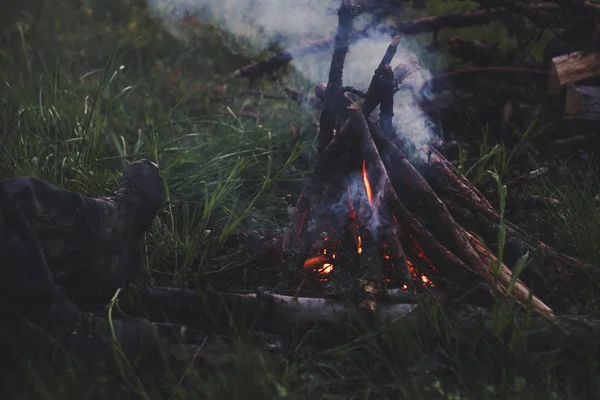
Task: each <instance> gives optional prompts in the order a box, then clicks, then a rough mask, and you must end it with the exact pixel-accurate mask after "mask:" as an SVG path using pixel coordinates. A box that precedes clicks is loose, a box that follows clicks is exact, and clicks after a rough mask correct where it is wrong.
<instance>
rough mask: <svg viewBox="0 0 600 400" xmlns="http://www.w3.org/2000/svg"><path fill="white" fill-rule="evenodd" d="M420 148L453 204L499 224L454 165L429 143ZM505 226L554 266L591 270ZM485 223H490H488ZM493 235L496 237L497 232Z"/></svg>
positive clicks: (495, 213)
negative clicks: (436, 169) (449, 192)
mask: <svg viewBox="0 0 600 400" xmlns="http://www.w3.org/2000/svg"><path fill="white" fill-rule="evenodd" d="M424 149H425V150H426V151H428V153H429V154H430V155H431V157H430V158H431V163H432V165H433V164H435V165H437V166H439V167H440V169H441V170H442V171H443V173H442V175H443V177H444V178H445V179H446V182H447V183H449V184H450V186H452V187H453V188H454V190H455V193H456V195H454V196H453V199H454V200H456V203H457V205H458V206H460V207H463V208H465V209H467V210H469V211H471V212H476V213H480V214H481V215H482V216H484V217H485V218H486V219H488V220H489V221H491V222H493V223H494V225H495V226H497V225H498V224H499V223H500V215H498V213H497V212H496V210H495V209H494V207H492V205H491V204H490V202H489V201H488V200H487V199H486V197H485V196H484V195H483V194H482V193H481V192H480V191H479V190H478V189H477V188H476V187H475V186H474V185H473V184H472V183H471V182H470V181H469V180H468V179H467V178H466V177H465V176H464V175H463V174H461V173H460V172H458V171H457V170H456V168H455V167H454V166H453V165H452V164H451V163H450V162H449V161H448V160H446V158H445V157H444V156H442V155H441V154H440V153H439V152H438V151H437V150H436V149H434V148H433V147H432V146H429V145H426V146H424ZM505 225H506V230H507V236H509V237H515V240H516V241H519V242H522V243H526V244H527V245H528V246H531V247H532V248H533V249H535V251H537V252H539V253H540V254H543V255H544V256H546V257H549V258H550V259H555V260H556V261H557V268H558V269H564V270H568V269H570V268H576V269H578V270H581V271H591V270H592V269H593V267H592V265H590V264H588V263H586V262H583V261H581V260H578V259H576V258H574V257H571V256H568V255H566V254H562V253H559V252H557V251H556V250H554V249H553V248H552V247H551V246H549V245H547V244H546V243H544V242H541V241H539V240H537V239H535V238H532V237H531V235H529V234H528V233H527V232H525V231H523V230H522V229H521V228H519V227H518V226H516V225H514V224H512V223H511V222H510V221H505ZM488 226H492V225H491V224H489V225H488ZM495 237H496V238H497V237H498V236H497V234H496V236H495Z"/></svg>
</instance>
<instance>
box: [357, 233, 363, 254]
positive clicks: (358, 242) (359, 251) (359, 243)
mask: <svg viewBox="0 0 600 400" xmlns="http://www.w3.org/2000/svg"><path fill="white" fill-rule="evenodd" d="M356 245H357V246H358V249H357V250H356V251H357V252H358V254H362V239H361V238H360V235H358V239H357V240H356Z"/></svg>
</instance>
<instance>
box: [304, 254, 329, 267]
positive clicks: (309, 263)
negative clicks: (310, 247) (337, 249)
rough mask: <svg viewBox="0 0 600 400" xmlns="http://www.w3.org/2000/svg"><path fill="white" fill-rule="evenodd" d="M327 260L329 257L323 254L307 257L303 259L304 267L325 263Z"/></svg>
mask: <svg viewBox="0 0 600 400" xmlns="http://www.w3.org/2000/svg"><path fill="white" fill-rule="evenodd" d="M327 261H329V257H327V256H325V255H319V256H315V257H311V258H307V259H306V261H304V268H313V267H316V266H317V265H321V264H325V263H326V262H327Z"/></svg>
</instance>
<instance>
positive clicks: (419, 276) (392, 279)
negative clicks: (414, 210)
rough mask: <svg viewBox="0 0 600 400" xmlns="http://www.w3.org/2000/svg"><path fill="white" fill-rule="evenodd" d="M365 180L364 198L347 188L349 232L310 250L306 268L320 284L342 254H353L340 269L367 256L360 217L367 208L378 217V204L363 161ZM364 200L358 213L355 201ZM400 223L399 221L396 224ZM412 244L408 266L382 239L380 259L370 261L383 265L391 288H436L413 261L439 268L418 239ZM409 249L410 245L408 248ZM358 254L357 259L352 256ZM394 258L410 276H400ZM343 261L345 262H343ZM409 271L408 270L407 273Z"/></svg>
mask: <svg viewBox="0 0 600 400" xmlns="http://www.w3.org/2000/svg"><path fill="white" fill-rule="evenodd" d="M361 178H362V185H363V187H362V189H363V190H362V192H363V193H362V196H361V194H358V195H357V194H356V193H352V192H351V190H350V188H348V189H347V191H346V193H347V195H348V196H347V198H348V201H347V202H346V204H347V207H346V208H347V210H346V211H347V216H348V225H347V227H346V232H347V234H345V233H344V232H342V235H341V238H340V239H338V240H335V239H334V240H330V237H331V235H330V234H327V233H325V236H324V237H323V238H322V240H318V241H317V242H316V243H315V246H313V249H311V251H310V253H309V254H310V255H309V256H308V258H307V259H306V260H305V261H304V268H305V269H306V270H307V271H308V272H309V273H312V274H313V275H315V276H316V281H317V282H327V281H328V278H329V276H330V275H331V274H332V273H333V271H334V269H335V267H336V265H338V266H340V264H339V261H340V259H339V258H338V253H339V252H340V251H346V252H348V251H349V252H350V253H349V254H346V256H345V257H341V259H342V260H344V258H345V259H346V262H345V265H341V266H340V268H346V269H349V268H352V264H354V265H357V264H358V265H359V264H360V258H361V257H366V254H367V253H366V252H365V254H364V255H363V240H362V236H361V229H360V222H359V221H360V220H359V219H358V218H357V217H358V215H364V214H365V212H364V211H363V210H365V207H368V208H367V209H366V210H368V214H367V215H374V214H375V213H376V212H377V207H378V205H377V204H376V202H375V200H374V198H373V191H372V188H371V187H372V185H371V183H370V182H369V177H368V173H367V164H366V160H365V159H363V161H362V168H361ZM357 198H363V199H366V204H365V202H364V201H363V202H360V201H359V202H358V203H359V204H358V207H359V208H358V209H359V211H358V212H357V210H356V208H355V206H354V201H352V199H357ZM394 223H395V224H397V221H394ZM409 238H410V243H409V245H408V249H409V250H410V251H411V253H412V257H411V258H410V259H409V258H407V259H406V260H404V262H405V265H403V264H402V262H403V260H398V259H396V258H395V257H394V258H392V254H391V253H390V250H389V248H388V245H387V243H386V242H385V240H382V243H381V246H379V249H378V252H379V258H378V259H375V260H370V261H371V262H379V263H381V264H382V270H383V274H382V277H381V283H382V284H384V285H385V286H387V287H388V288H391V287H393V286H396V287H399V288H401V289H402V290H408V288H409V283H411V287H414V288H416V289H418V288H423V287H426V286H429V287H432V286H433V282H432V281H431V280H430V279H429V278H428V277H427V276H426V275H425V274H424V273H423V272H421V271H420V270H419V269H418V268H417V267H415V265H414V263H413V262H412V261H411V260H412V259H416V258H418V259H420V260H421V261H422V262H425V263H426V265H427V266H428V268H430V269H431V270H434V271H435V268H434V267H433V265H432V264H431V261H429V259H427V257H426V255H425V252H424V251H423V250H422V249H421V248H420V246H419V244H418V243H417V242H416V241H415V240H414V238H413V237H412V236H409ZM405 247H406V246H405ZM351 255H354V257H350V256H351ZM394 259H396V262H399V263H401V264H400V267H406V268H408V275H407V274H406V273H405V274H403V275H401V274H398V268H397V266H396V264H395V263H394ZM342 262H343V261H342ZM404 272H406V271H404ZM407 278H410V280H411V281H412V282H409V281H408V279H407Z"/></svg>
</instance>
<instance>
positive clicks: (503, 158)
mask: <svg viewBox="0 0 600 400" xmlns="http://www.w3.org/2000/svg"><path fill="white" fill-rule="evenodd" d="M428 3H429V8H430V9H429V12H432V13H433V12H435V13H439V12H442V11H443V12H448V11H453V12H455V11H464V10H467V9H470V8H472V7H473V5H474V3H472V2H433V1H431V2H428ZM144 4H145V3H144V2H142V1H136V0H131V1H110V2H101V1H89V2H85V5H86V7H88V8H87V9H86V10H81V9H79V8H78V7H73V6H72V4H71V3H69V2H67V1H66V0H64V1H59V2H40V3H39V4H37V6H35V7H32V10H34V11H37V14H36V13H32V15H31V17H29V18H24V19H21V20H20V22H19V24H18V25H10V26H9V29H8V33H7V35H6V36H5V37H4V39H3V40H4V42H5V45H4V46H2V48H1V49H0V85H2V86H1V91H0V118H1V120H0V177H2V178H8V177H13V176H23V175H28V176H34V177H38V178H41V179H44V180H46V181H48V182H50V183H53V184H56V185H58V186H61V187H64V188H67V189H70V190H74V191H78V192H82V193H84V194H87V195H105V194H107V193H110V192H111V191H112V190H113V189H114V187H115V184H116V182H117V179H118V177H119V175H120V173H121V171H122V169H123V167H124V166H125V165H127V163H128V162H131V161H133V160H136V159H140V158H148V159H151V160H154V161H157V162H158V163H159V164H160V166H161V169H162V171H163V176H164V187H165V192H166V194H167V196H166V200H167V201H166V204H165V207H163V209H162V210H161V211H160V213H159V215H158V218H156V219H155V221H154V223H153V226H152V229H151V230H150V231H148V232H147V233H146V234H145V237H144V239H143V241H142V243H140V248H139V252H140V259H141V260H142V269H141V270H140V272H139V276H137V278H138V279H139V280H141V281H142V282H150V283H156V284H164V285H173V286H184V285H186V286H193V285H197V286H199V287H209V286H211V287H220V286H227V285H230V286H236V287H239V286H243V285H244V284H245V283H246V279H247V280H251V278H250V277H248V275H251V274H252V272H251V271H250V272H249V271H247V270H245V269H244V268H243V265H240V263H238V264H236V263H233V264H231V265H229V264H227V265H225V266H224V267H226V268H228V270H231V271H232V275H233V276H234V279H236V281H235V282H234V283H233V284H232V283H224V282H222V280H223V279H224V278H223V277H222V275H219V274H215V273H213V272H214V267H215V265H218V266H220V267H223V266H222V265H220V264H219V263H220V261H219V260H220V257H221V256H222V253H223V252H224V251H226V250H227V248H226V246H225V240H226V239H227V237H228V236H229V234H230V233H234V232H236V231H237V230H243V229H247V228H252V229H266V230H278V229H283V228H285V226H286V225H287V223H288V221H289V212H288V208H287V206H286V204H285V203H283V202H282V201H281V200H280V197H281V196H282V195H284V194H286V193H289V192H296V193H297V192H298V191H299V190H300V189H301V187H302V183H303V181H304V179H305V178H306V174H307V173H308V172H309V171H310V167H311V166H312V165H313V162H314V155H315V129H314V127H313V126H312V123H313V121H315V120H316V119H317V118H318V114H317V112H316V111H311V110H305V109H304V108H302V107H299V106H298V105H297V104H295V103H292V102H291V101H287V100H276V101H275V100H271V99H268V98H265V97H262V96H246V95H243V93H244V92H245V91H246V90H247V83H246V82H242V81H234V80H231V79H229V78H227V74H228V73H229V72H231V71H232V70H233V69H234V68H236V67H238V66H242V65H244V64H245V63H246V62H247V61H248V60H246V59H245V58H244V56H243V55H240V54H239V53H237V52H236V51H233V50H235V49H233V50H232V48H230V47H226V46H224V45H223V40H227V43H228V44H231V43H234V47H235V46H238V47H241V46H243V43H242V42H241V41H240V42H239V43H238V44H235V43H236V42H235V41H232V40H231V39H232V38H230V37H228V36H227V34H226V33H225V32H221V31H220V30H219V28H218V27H216V26H212V25H210V24H202V25H201V26H199V27H195V28H192V27H182V26H181V25H178V24H174V23H173V24H165V23H164V22H160V21H156V20H154V19H153V18H151V16H150V15H149V14H148V12H147V10H146V9H145V5H144ZM36 7H37V8H36ZM41 15H43V16H44V18H40V16H41ZM476 31H477V30H475V31H473V30H471V31H469V32H470V33H469V34H470V35H473V37H478V33H477V32H476ZM484 31H485V32H487V33H485V34H486V35H491V37H492V38H496V39H499V40H501V41H502V43H501V44H502V45H505V46H511V45H513V44H514V43H512V42H511V38H510V37H509V36H508V35H507V34H506V32H505V31H502V32H504V33H502V32H500V33H498V30H497V29H495V27H494V26H492V27H489V28H488V30H484ZM490 32H493V33H490ZM463 33H464V32H463V31H462V30H460V31H457V32H445V33H444V35H454V34H463ZM421 39H423V38H420V39H419V40H421ZM511 43H512V44H511ZM446 61H447V60H446ZM428 65H446V63H445V61H444V60H441V61H439V64H435V62H433V61H432V63H431V64H428ZM287 85H289V86H291V87H294V88H298V89H302V90H304V91H306V92H308V91H309V90H310V86H309V83H308V82H306V81H304V80H303V79H302V78H301V77H300V76H299V75H297V74H294V73H293V72H292V73H291V74H290V75H288V76H286V77H285V78H283V79H281V80H279V81H274V82H270V81H266V80H265V81H261V82H259V84H258V87H257V88H258V90H259V91H260V93H262V94H276V95H282V96H283V95H284V92H283V88H284V87H285V86H287ZM248 111H252V112H254V113H255V115H256V117H255V118H247V117H244V115H245V113H246V112H248ZM534 122H535V121H534ZM534 126H535V124H534V123H532V129H534ZM290 130H294V131H296V132H297V133H298V137H299V140H298V141H296V140H295V139H294V138H293V137H292V135H291V134H290ZM530 133H531V132H529V131H528V132H527V133H526V134H524V135H523V137H526V136H527V135H529V134H530ZM519 145H520V144H519ZM517 149H518V147H517V148H514V149H513V148H507V147H506V146H503V145H498V146H496V147H492V146H489V145H488V144H487V143H485V142H484V141H482V143H481V147H480V154H479V161H477V162H476V163H475V164H474V165H463V170H464V171H465V173H466V174H467V176H468V177H469V178H471V179H472V180H473V181H474V182H476V183H477V184H481V183H483V182H485V181H486V180H485V179H488V180H487V182H489V179H490V176H493V177H495V178H496V179H497V180H496V181H495V182H494V180H493V179H492V180H491V181H492V182H494V184H496V183H497V184H498V185H500V186H499V187H500V188H501V187H502V186H501V183H502V182H504V181H506V180H507V179H508V178H510V177H512V176H514V175H516V174H517V170H516V169H515V168H516V167H514V164H515V162H514V155H515V154H516V153H515V151H516V150H517ZM301 154H302V157H300V155H301ZM490 170H494V171H495V175H490V174H489V173H488V172H489V171H490ZM584 175H585V176H584ZM582 177H584V178H585V179H584V178H582ZM597 188H598V182H596V181H595V180H593V179H589V178H588V177H587V175H586V174H584V173H583V172H577V171H575V172H574V170H572V169H570V168H565V169H564V170H563V171H561V173H559V174H558V175H556V176H552V177H550V178H548V179H547V180H543V181H541V182H540V183H537V184H534V189H535V190H537V191H538V192H539V193H542V194H545V195H552V196H554V197H557V198H558V199H559V200H560V201H561V207H560V210H557V211H556V212H553V213H551V214H550V215H548V214H547V213H546V214H541V213H540V214H532V215H531V218H529V219H528V220H527V222H528V226H529V227H531V228H532V229H533V230H536V229H538V230H540V231H543V230H544V227H545V225H544V223H543V221H546V222H548V223H549V224H551V226H553V227H555V229H554V230H553V231H552V233H551V234H549V235H547V237H546V239H548V241H549V242H551V243H554V244H557V245H558V246H559V248H562V249H564V250H565V251H568V252H570V253H571V254H573V255H575V256H579V257H582V258H584V259H587V260H589V261H591V262H595V261H596V260H597V259H598V256H599V255H600V254H598V253H599V250H598V246H597V245H596V243H598V240H599V239H600V237H598V235H599V233H598V232H600V229H598V225H599V223H600V214H599V213H598V206H597V202H596V201H595V200H594V198H595V196H596V194H597V193H598V192H597ZM500 192H501V193H502V190H501V191H500ZM500 204H501V205H502V204H504V201H503V199H501V201H500ZM498 242H499V243H500V245H499V248H500V250H499V253H500V255H501V253H502V243H503V237H500V238H499V241H498ZM525 261H526V260H525V259H523V262H522V263H520V264H519V265H517V266H511V267H514V268H515V269H522V268H527V266H526V262H525ZM590 286H592V287H590V288H586V292H585V293H586V298H587V301H585V302H583V303H582V305H581V311H584V312H590V313H592V312H594V313H595V312H596V309H597V301H596V300H595V297H594V296H595V293H597V288H595V285H590ZM511 305H512V300H508V301H507V302H498V303H497V304H496V305H495V308H494V315H495V318H494V325H495V326H497V327H504V328H505V329H498V330H497V331H496V332H492V333H487V334H486V333H484V331H483V330H477V329H474V330H473V332H470V333H468V334H466V333H464V332H463V333H459V332H457V331H456V330H454V329H453V328H452V326H451V325H450V324H448V323H447V321H446V320H445V318H444V315H443V313H441V312H440V310H439V309H438V306H437V305H435V304H424V305H423V306H424V307H425V306H428V311H429V312H428V313H427V314H426V315H427V316H428V318H430V323H431V324H432V326H434V327H435V329H434V334H433V336H434V337H433V338H430V337H427V338H426V337H423V336H421V335H420V334H419V333H417V332H413V331H410V330H408V329H407V328H406V327H405V326H403V325H402V324H401V323H400V324H391V325H389V326H383V327H380V328H378V329H377V331H374V332H364V331H360V330H357V331H349V332H347V337H344V338H339V339H338V340H337V341H336V340H335V339H336V338H330V339H331V340H329V341H324V340H323V339H322V338H319V336H318V333H319V332H314V333H312V334H311V335H309V336H307V337H302V338H294V339H293V340H284V339H281V340H282V343H283V344H282V350H281V351H280V352H271V351H268V350H267V347H268V346H267V344H268V343H272V342H274V341H277V340H278V338H273V337H271V336H268V335H266V334H263V333H260V332H257V331H253V330H252V329H246V328H244V327H242V328H240V327H239V326H237V325H236V324H232V326H231V328H230V330H229V331H228V332H227V333H226V334H222V335H220V336H217V335H210V340H209V341H208V342H207V344H205V346H204V347H203V351H205V352H207V353H210V354H214V353H215V351H213V352H212V353H211V352H210V351H209V350H211V348H212V347H215V348H218V349H219V350H218V351H216V353H218V354H220V355H222V356H228V357H229V358H228V361H227V362H224V363H223V364H222V365H218V366H215V365H212V364H211V363H210V362H205V363H204V364H202V365H187V364H186V363H183V365H182V363H181V362H179V363H173V362H166V366H167V367H168V368H167V369H168V370H169V373H167V374H165V375H163V376H161V378H160V379H159V380H153V379H150V378H147V377H143V376H137V375H136V374H133V373H131V371H129V370H128V369H127V368H124V367H123V364H122V363H117V365H119V366H121V367H122V369H118V371H121V372H120V373H117V374H114V375H106V374H102V373H99V372H98V371H97V370H96V369H95V366H93V365H86V364H85V363H79V364H76V367H74V366H72V365H70V364H69V363H67V362H65V361H64V360H63V361H55V362H54V363H50V362H40V360H39V359H38V358H36V357H34V356H33V355H32V354H29V353H28V352H27V351H24V352H23V353H22V354H21V356H20V357H19V360H18V361H15V362H14V364H13V366H14V369H13V372H12V375H11V376H10V377H9V378H10V379H8V380H7V384H6V385H5V386H4V389H5V390H6V391H7V392H8V393H10V394H11V395H10V396H9V398H14V399H25V398H27V399H32V398H42V399H64V398H67V399H70V398H77V399H95V398H98V399H100V398H108V397H116V398H132V397H133V398H148V399H155V398H173V399H187V398H206V399H238V398H239V399H250V398H257V399H259V398H263V399H303V398H323V399H326V398H329V399H334V398H335V399H338V398H339V399H342V398H351V397H350V396H354V398H361V399H362V398H364V399H386V398H390V399H392V398H394V399H397V398H410V399H506V398H511V399H513V398H519V399H551V398H568V399H578V398H582V399H583V398H591V396H594V395H597V393H598V387H597V383H596V382H597V379H596V378H597V377H598V370H597V366H596V365H595V363H594V362H593V360H586V359H585V358H584V361H585V362H582V361H581V360H582V359H581V358H578V359H576V360H577V361H576V362H574V361H572V360H571V361H569V360H564V359H561V357H560V356H559V355H558V354H555V353H550V352H549V353H544V354H539V353H534V352H529V351H527V348H526V342H525V340H524V337H523V335H524V333H523V332H524V330H523V328H524V326H520V325H518V324H516V325H514V326H512V325H510V324H509V322H510V321H511V320H512V318H513V317H514V316H515V314H516V313H517V312H516V311H514V309H512V308H511V307H510V306H511ZM207 312H210V311H209V310H207ZM322 334H323V333H321V335H322ZM215 343H221V345H220V347H218V346H216V345H215ZM213 357H214V356H213ZM208 359H210V357H209V358H208ZM58 360H60V358H58ZM213 361H214V360H213ZM171 364H172V365H171ZM123 368H124V369H123ZM567 373H568V375H569V376H568V377H565V376H564V375H565V374H567ZM334 395H337V396H342V397H333V396H334ZM327 396H329V397H327Z"/></svg>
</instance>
